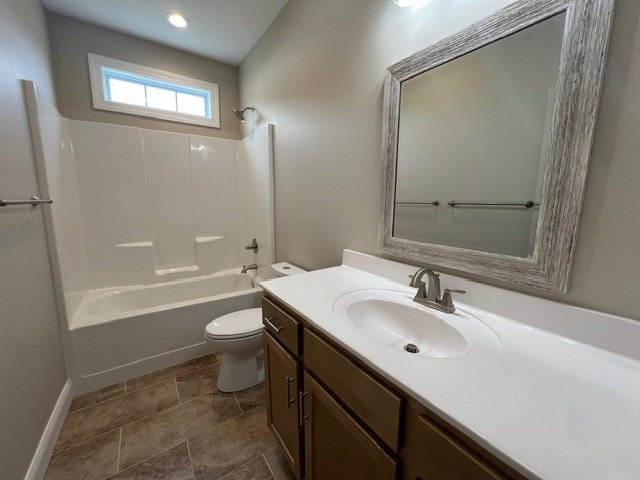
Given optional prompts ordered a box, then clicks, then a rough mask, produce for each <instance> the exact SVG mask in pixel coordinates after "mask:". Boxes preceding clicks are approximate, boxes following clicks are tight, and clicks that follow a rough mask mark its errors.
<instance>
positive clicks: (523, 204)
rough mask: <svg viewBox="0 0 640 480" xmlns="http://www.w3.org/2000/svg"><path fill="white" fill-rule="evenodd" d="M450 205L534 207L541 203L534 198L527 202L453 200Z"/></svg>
mask: <svg viewBox="0 0 640 480" xmlns="http://www.w3.org/2000/svg"><path fill="white" fill-rule="evenodd" d="M447 205H449V206H450V207H524V208H533V207H539V206H540V204H539V203H535V202H534V201H533V200H527V201H526V202H456V201H455V200H452V201H450V202H448V203H447Z"/></svg>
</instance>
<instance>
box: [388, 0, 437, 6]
mask: <svg viewBox="0 0 640 480" xmlns="http://www.w3.org/2000/svg"><path fill="white" fill-rule="evenodd" d="M428 1H429V0H393V3H395V4H396V5H398V6H399V7H420V6H422V5H424V4H425V3H427V2H428Z"/></svg>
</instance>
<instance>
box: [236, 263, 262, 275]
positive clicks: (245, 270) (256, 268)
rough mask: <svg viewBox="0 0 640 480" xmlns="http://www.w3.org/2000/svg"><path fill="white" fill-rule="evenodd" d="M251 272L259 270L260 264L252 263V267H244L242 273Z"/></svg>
mask: <svg viewBox="0 0 640 480" xmlns="http://www.w3.org/2000/svg"><path fill="white" fill-rule="evenodd" d="M249 270H256V271H257V270H258V264H257V263H252V264H251V265H243V266H242V270H241V271H240V273H247V272H248V271H249Z"/></svg>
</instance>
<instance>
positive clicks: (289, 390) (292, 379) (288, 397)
mask: <svg viewBox="0 0 640 480" xmlns="http://www.w3.org/2000/svg"><path fill="white" fill-rule="evenodd" d="M295 379H296V377H285V383H286V384H287V408H288V407H290V406H291V404H292V403H295V401H296V399H295V398H294V399H293V400H292V399H291V382H293V381H295Z"/></svg>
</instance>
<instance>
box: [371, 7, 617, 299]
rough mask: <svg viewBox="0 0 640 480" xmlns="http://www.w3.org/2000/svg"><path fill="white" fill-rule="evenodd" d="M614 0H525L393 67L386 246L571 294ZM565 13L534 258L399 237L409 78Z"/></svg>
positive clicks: (392, 251) (385, 176)
mask: <svg viewBox="0 0 640 480" xmlns="http://www.w3.org/2000/svg"><path fill="white" fill-rule="evenodd" d="M613 5H614V0H521V1H517V2H515V3H513V4H511V5H510V6H508V7H506V8H504V9H502V10H500V11H498V12H497V13H495V14H493V15H492V16H490V17H488V18H486V19H484V20H481V21H479V22H477V23H475V24H473V25H471V26H470V27H468V28H466V29H465V30H463V31H461V32H459V33H457V34H455V35H452V36H451V37H448V38H446V39H444V40H442V41H440V42H438V43H436V44H434V45H432V46H430V47H428V48H426V49H424V50H421V51H419V52H417V53H415V54H413V55H411V56H410V57H407V58H405V59H404V60H401V61H400V62H398V63H396V64H395V65H392V66H391V67H389V68H388V69H387V71H386V77H385V90H384V117H383V135H384V139H383V147H382V186H381V192H382V199H381V209H380V221H379V231H378V246H379V249H380V251H381V252H382V253H385V254H388V255H392V256H396V257H400V258H404V259H409V260H415V261H418V262H421V263H426V264H429V265H434V266H437V267H443V268H449V269H453V270H458V271H463V272H467V273H471V274H476V275H480V276H483V277H488V278H492V279H498V280H502V281H506V282H512V283H516V284H520V285H526V286H531V287H536V288H540V289H544V290H549V291H555V292H562V293H565V292H566V291H567V289H568V285H569V276H570V272H571V262H572V257H573V254H574V251H575V241H576V235H577V232H578V223H579V220H580V213H581V209H582V201H583V197H584V190H585V184H586V177H587V167H588V163H589V156H590V153H591V144H592V139H593V132H594V129H595V124H596V116H597V111H598V105H599V100H600V90H601V86H602V80H603V76H604V68H605V57H606V52H607V46H608V40H609V32H610V29H611V20H612V17H613ZM562 12H566V21H565V32H564V37H563V44H562V53H561V59H560V70H559V76H558V83H557V90H556V91H557V97H556V100H555V104H554V107H553V123H552V130H551V137H550V140H549V146H548V150H547V169H546V172H545V177H544V185H543V190H542V197H541V202H540V212H539V220H538V222H539V223H538V229H537V232H536V242H535V248H534V251H533V255H532V257H531V258H521V257H515V256H509V255H504V254H497V253H488V252H482V251H477V250H469V249H465V248H460V247H453V246H446V245H437V244H431V243H422V242H417V241H414V240H407V239H402V238H397V237H393V220H394V207H395V193H396V192H395V188H396V161H397V149H398V128H399V119H400V88H401V84H402V82H403V81H405V80H408V79H410V78H412V77H415V76H416V75H419V74H420V73H423V72H425V71H427V70H430V69H433V68H436V67H437V66H439V65H442V64H444V63H446V62H448V61H451V60H453V59H455V58H457V57H460V56H461V55H464V54H466V53H469V52H472V51H474V50H476V49H478V48H481V47H482V46H484V45H487V44H490V43H492V42H495V41H496V40H499V39H501V38H504V37H507V36H508V35H511V34H513V33H516V32H518V31H520V30H522V29H524V28H527V27H528V26H530V25H533V24H536V23H538V22H541V21H543V20H545V19H547V18H549V17H552V16H554V15H556V14H559V13H562Z"/></svg>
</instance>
